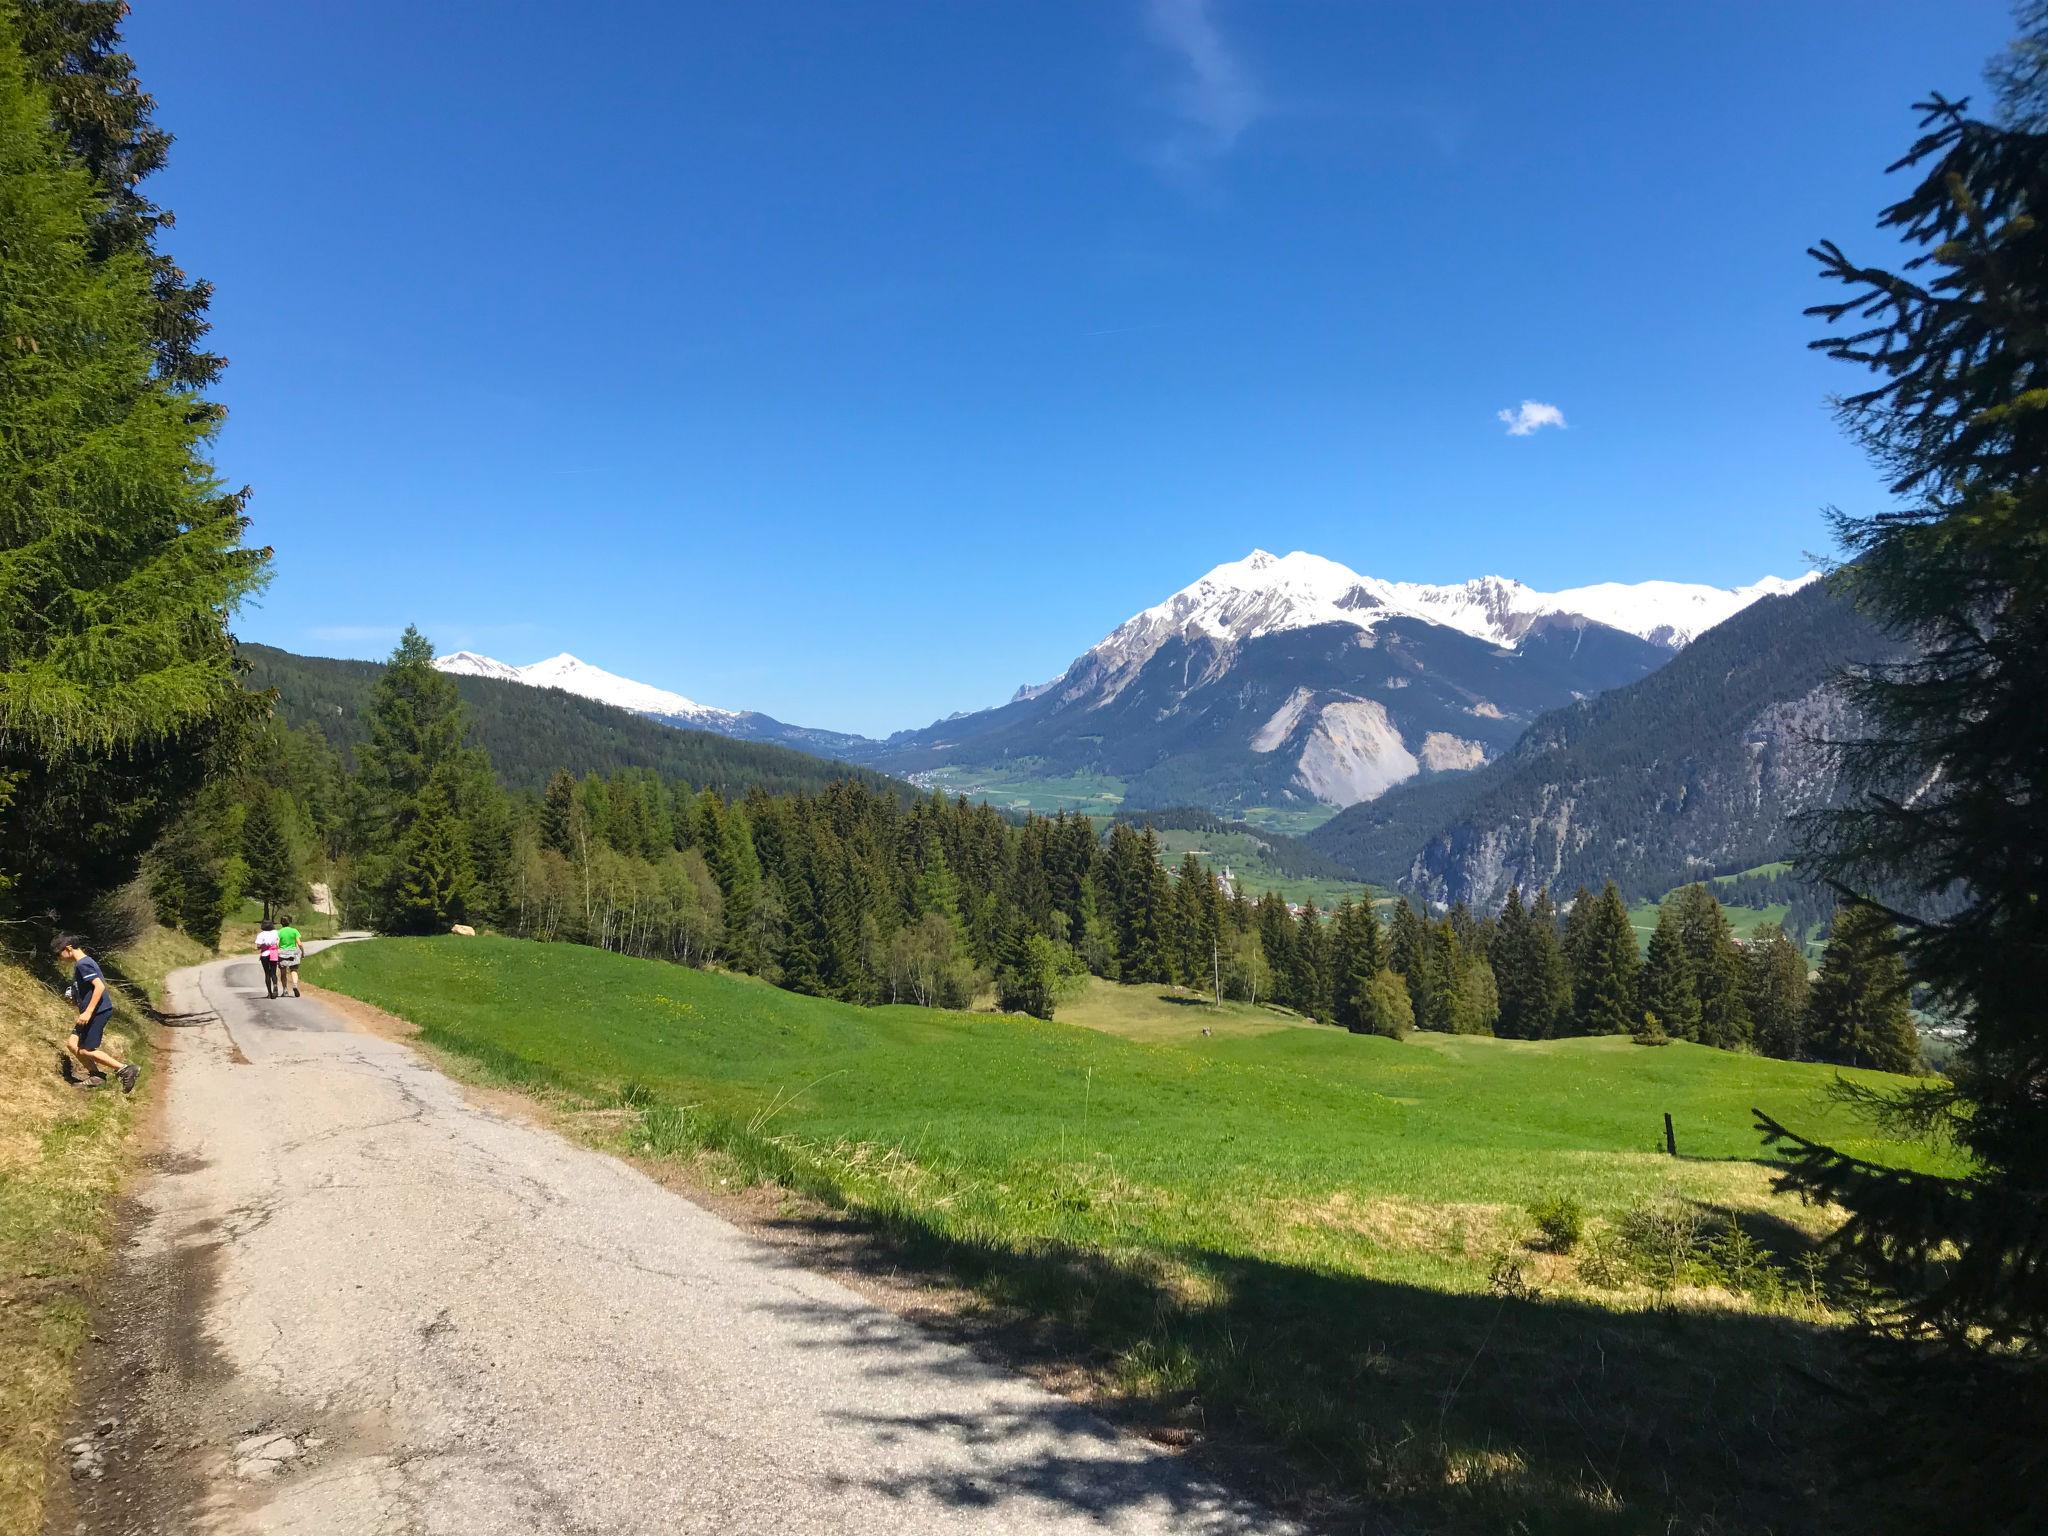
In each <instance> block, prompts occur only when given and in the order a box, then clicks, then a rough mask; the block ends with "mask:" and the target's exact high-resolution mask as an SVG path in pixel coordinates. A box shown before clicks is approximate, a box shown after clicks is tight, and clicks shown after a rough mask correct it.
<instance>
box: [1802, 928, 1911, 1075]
mask: <svg viewBox="0 0 2048 1536" xmlns="http://www.w3.org/2000/svg"><path fill="white" fill-rule="evenodd" d="M1910 991H1911V988H1910V985H1909V984H1908V982H1907V980H1906V966H1905V962H1904V961H1903V960H1901V959H1900V958H1899V953H1898V946H1897V944H1896V942H1895V941H1894V937H1893V934H1892V924H1891V919H1889V918H1888V917H1886V916H1885V915H1884V913H1882V912H1881V911H1879V910H1878V909H1877V908H1875V907H1870V906H1864V905H1860V904H1852V905H1850V906H1847V907H1844V908H1843V909H1842V910H1841V911H1840V912H1839V913H1838V914H1836V917H1835V931H1834V935H1833V937H1832V938H1830V939H1829V940H1828V949H1827V953H1826V954H1825V955H1823V956H1822V957H1821V962H1820V976H1819V978H1818V979H1817V980H1816V981H1815V982H1814V983H1813V990H1812V994H1811V996H1810V998H1809V1000H1808V1003H1807V1017H1806V1045H1807V1049H1808V1051H1809V1052H1810V1053H1811V1054H1812V1056H1813V1057H1814V1059H1815V1060H1817V1061H1832V1062H1835V1063H1837V1064H1838V1065H1840V1066H1845V1067H1875V1068H1876V1069H1877V1070H1878V1071H1880V1072H1912V1071H1916V1070H1918V1068H1919V1065H1920V1041H1919V1037H1918V1035H1917V1034H1915V1032H1914V1029H1913V1014H1912V1010H1911V1008H1910V1007H1909V1006H1908V1003H1907V997H1908V994H1909V992H1910Z"/></svg>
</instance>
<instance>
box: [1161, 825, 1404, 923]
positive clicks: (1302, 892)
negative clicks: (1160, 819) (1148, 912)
mask: <svg viewBox="0 0 2048 1536" xmlns="http://www.w3.org/2000/svg"><path fill="white" fill-rule="evenodd" d="M1274 830H1277V829H1274ZM1157 831H1158V836H1159V846H1160V850H1161V858H1162V859H1163V860H1164V862H1165V863H1166V866H1167V867H1168V868H1169V869H1178V868H1179V867H1180V861H1181V855H1183V854H1186V853H1194V854H1199V855H1200V856H1201V858H1202V861H1203V862H1204V863H1206V864H1208V865H1209V866H1210V867H1211V868H1212V869H1215V870H1216V871H1217V872H1219V873H1221V872H1222V870H1223V869H1224V868H1226V867H1228V868H1229V869H1230V871H1231V872H1232V874H1233V875H1234V876H1235V878H1236V880H1237V883H1238V885H1239V886H1241V887H1242V888H1243V890H1244V892H1245V894H1246V895H1247V896H1249V897H1251V898H1252V899H1253V900H1255V901H1256V900H1257V899H1258V898H1259V897H1260V896H1262V895H1264V894H1265V893H1266V892H1267V891H1278V892H1279V893H1280V894H1281V895H1282V896H1283V897H1285V898H1286V899H1287V900H1288V901H1292V902H1296V903H1299V902H1304V901H1313V902H1314V903H1315V904H1316V905H1317V906H1318V907H1320V908H1322V909H1323V910H1324V911H1326V912H1327V911H1329V910H1330V909H1331V908H1332V907H1335V906H1336V905H1337V904H1338V903H1339V902H1342V901H1371V900H1374V899H1376V897H1377V896H1378V895H1379V893H1378V892H1377V891H1375V890H1374V889H1373V887H1371V886H1369V885H1367V884H1365V882H1363V881H1362V880H1326V879H1320V878H1317V877H1315V876H1304V875H1283V874H1279V873H1277V872H1276V871H1275V870H1273V868H1272V867H1271V866H1270V865H1269V864H1268V863H1267V860H1266V854H1265V851H1264V849H1263V848H1262V846H1261V845H1260V843H1259V840H1258V839H1257V838H1256V837H1254V836H1252V835H1251V834H1250V833H1248V832H1193V831H1184V830H1182V829H1180V828H1177V827H1161V828H1158V829H1157Z"/></svg>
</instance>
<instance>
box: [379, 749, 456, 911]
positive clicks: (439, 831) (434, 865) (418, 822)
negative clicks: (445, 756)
mask: <svg viewBox="0 0 2048 1536" xmlns="http://www.w3.org/2000/svg"><path fill="white" fill-rule="evenodd" d="M469 890H470V868H469V850H468V848H467V846H466V844H465V840H464V838H463V835H462V825H461V823H460V822H459V821H457V820H456V818H455V808H454V806H453V805H452V804H451V803H450V801H449V798H448V794H447V791H446V790H445V789H444V788H442V787H441V785H440V784H438V783H436V784H432V785H429V786H428V787H427V789H426V790H425V791H424V792H423V793H422V794H421V795H420V796H419V798H418V799H417V800H416V801H415V802H414V803H413V807H412V815H411V817H410V819H409V820H408V821H407V823H406V826H405V830H404V832H403V833H402V834H401V835H400V838H399V843H398V848H397V853H396V856H395V858H394V859H393V861H392V880H391V886H390V894H389V896H388V897H387V898H386V900H385V904H384V914H383V922H384V926H385V927H387V928H389V929H390V930H391V931H392V932H393V933H436V932H439V931H441V930H442V929H445V928H446V927H447V926H448V925H449V924H450V923H456V922H460V921H461V920H462V919H463V917H464V916H466V915H467V904H468V897H469Z"/></svg>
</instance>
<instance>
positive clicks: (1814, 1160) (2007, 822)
mask: <svg viewBox="0 0 2048 1536" xmlns="http://www.w3.org/2000/svg"><path fill="white" fill-rule="evenodd" d="M2021 15H2022V20H2023V25H2024V27H2025V36H2024V37H2023V38H2022V39H2021V42H2020V44H2019V45H2017V48H2016V51H2015V53H2014V55H2013V58H2014V59H2015V60H2016V61H2026V60H2031V61H2033V62H2032V64H2030V65H2026V66H2025V67H2021V66H2020V65H2013V66H2008V68H2006V69H2005V70H2004V71H2003V72H2001V73H2000V74H1999V75H1998V76H1996V77H1995V81H1996V84H1997V85H1998V87H1999V93H2000V99H1999V107H2000V113H1999V115H1998V117H1997V118H1995V119H1986V118H1980V117H1973V116H1971V115H1970V113H1969V111H1968V109H1967V103H1965V102H1958V101H1950V100H1947V99H1944V98H1942V97H1941V96H1939V95H1934V96H1933V97H1931V99H1930V100H1929V101H1927V102H1926V103H1925V104H1924V107H1923V110H1924V113H1925V116H1924V118H1923V123H1922V127H1923V132H1922V136H1921V138H1920V139H1919V141H1918V142H1917V143H1915V144H1914V145H1913V147H1912V148H1911V150H1909V151H1908V153H1907V154H1906V156H1905V157H1904V158H1903V159H1902V160H1900V161H1899V162H1898V164H1897V166H1896V167H1895V169H1908V170H1910V171H1911V172H1912V173H1913V174H1914V175H1915V176H1917V178H1918V179H1917V180H1916V181H1915V183H1914V185H1913V186H1912V188H1911V189H1910V190H1909V191H1908V192H1907V193H1906V195H1905V196H1904V197H1903V198H1901V199H1900V200H1899V201H1897V202H1896V203H1894V204H1893V205H1892V206H1891V207H1889V208H1888V209H1886V210H1885V212H1884V215H1883V218H1882V220H1881V223H1882V225H1883V227H1884V228H1885V229H1886V230H1887V232H1889V233H1891V234H1894V235H1896V236H1899V237H1901V238H1903V239H1904V240H1905V242H1906V243H1907V244H1908V245H1909V246H1910V247H1913V248H1915V249H1916V254H1915V255H1914V256H1913V257H1912V258H1911V259H1910V260H1909V261H1907V262H1905V263H1903V264H1902V265H1900V266H1898V267H1895V268H1891V269H1886V268H1881V267H1868V266H1863V265H1861V264H1859V263H1857V262H1856V261H1854V260H1852V259H1851V258H1850V257H1849V256H1848V255H1847V254H1846V253H1844V252H1843V251H1842V250H1841V249H1840V248H1839V247H1837V246H1835V245H1834V244H1832V243H1823V244H1822V245H1820V246H1819V247H1817V248H1816V249H1815V251H1814V253H1813V254H1814V255H1815V256H1816V258H1817V259H1818V260H1819V262H1820V264H1821V270H1822V273H1823V275H1824V276H1826V277H1827V278H1829V279H1831V280H1834V281H1836V282H1839V283H1842V284H1844V285H1845V286H1846V287H1847V289H1848V290H1849V291H1848V293H1847V294H1846V295H1845V296H1844V297H1842V298H1841V299H1840V300H1838V301H1837V302H1834V303H1831V304H1827V305H1822V306H1819V307H1818V308H1817V309H1816V310H1815V311H1814V313H1816V314H1817V315H1819V316H1820V317H1821V318H1822V319H1823V321H1824V322H1825V323H1826V324H1828V325H1830V326H1834V327H1837V329H1836V330H1835V332H1834V334H1832V335H1829V336H1826V337H1823V338H1821V339H1820V340H1818V341H1816V342H1815V343H1814V345H1815V346H1816V347H1818V348H1820V349H1822V350H1824V351H1825V352H1827V354H1828V355H1829V356H1831V357H1833V358H1836V359H1839V360H1842V361H1846V362H1848V363H1851V364H1853V365H1855V366H1858V367H1860V368H1864V369H1867V370H1869V372H1870V374H1871V375H1873V377H1872V379H1871V380H1870V383H1869V387H1868V388H1867V389H1865V390H1863V391H1861V392H1859V393H1856V394H1852V395H1849V396H1847V397H1846V398H1845V399H1844V400H1843V401H1842V402H1841V414H1842V419H1843V422H1844V424H1845V425H1846V427H1847V428H1848V430H1849V431H1850V432H1851V433H1852V434H1853V435H1854V436H1855V437H1857V438H1858V439H1859V440H1860V441H1861V442H1862V443H1863V444H1864V445H1865V447H1866V448H1867V449H1868V450H1869V452H1870V454H1871V456H1872V457H1873V459H1874V460H1875V461H1876V462H1877V463H1878V464H1879V465H1880V466H1882V467H1883V468H1884V469H1885V471H1886V472H1887V473H1888V474H1889V476H1890V477H1891V487H1890V489H1891V492H1892V495H1893V497H1894V498H1895V504H1894V509H1892V510H1887V511H1884V512H1880V513H1877V514H1875V515H1874V516H1871V517H1868V518H1864V519H1861V520H1852V519H1849V518H1842V519H1840V520H1838V523H1837V530H1838V532H1839V534H1840V535H1841V537H1842V539H1843V541H1844V543H1845V544H1846V546H1847V547H1848V549H1849V551H1850V553H1851V554H1852V555H1853V557H1854V561H1853V564H1851V565H1850V566H1849V567H1848V568H1847V569H1846V570H1845V571H1844V572H1843V573H1842V575H1841V576H1840V577H1839V578H1838V579H1840V580H1841V581H1842V582H1843V584H1844V586H1845V587H1846V589H1847V590H1848V591H1849V593H1850V594H1851V595H1852V596H1853V597H1854V599H1855V600H1856V602H1857V603H1858V605H1859V606H1860V607H1861V608H1862V609H1863V610H1864V611H1865V612H1866V613H1868V614H1870V615H1871V616H1872V617H1874V618H1876V619H1877V620H1878V621H1880V622H1881V623H1883V624H1884V625H1886V626H1887V627H1888V628H1889V629H1890V630H1891V631H1892V632H1893V633H1894V634H1895V635H1897V636H1898V637H1899V638H1900V639H1901V640H1902V641H1904V642H1908V643H1910V646H1911V652H1910V659H1908V660H1906V661H1903V662H1900V663H1897V664H1893V665H1871V666H1868V667H1865V668H1863V669H1862V670H1860V671H1859V672H1858V673H1856V674H1855V675H1854V676H1852V677H1851V678H1849V679H1848V680H1847V687H1848V693H1849V697H1850V699H1851V701H1852V702H1853V703H1854V704H1855V705H1857V706H1858V708H1859V709H1860V711H1861V713H1862V716H1863V718H1864V719H1865V720H1866V721H1867V722H1868V727H1867V728H1866V729H1865V730H1863V731H1862V732H1860V733H1859V736H1858V739H1857V741H1856V742H1855V743H1853V744H1851V745H1849V746H1846V747H1845V748H1844V749H1843V752H1842V756H1843V766H1844V768H1845V778H1846V782H1847V784H1848V786H1849V787H1850V789H1851V791H1852V794H1851V797H1850V799H1849V801H1848V803H1847V804H1846V805H1845V806H1844V808H1843V809H1842V810H1841V811H1839V812H1837V813H1834V814H1832V815H1829V816H1826V817H1824V818H1822V819H1821V820H1820V821H1819V822H1818V823H1817V824H1816V825H1815V826H1814V827H1813V829H1812V830H1813V833H1814V836H1813V839H1812V842H1811V844H1810V846H1809V855H1810V857H1811V859H1812V861H1813V862H1814V863H1815V864H1816V865H1817V866H1818V867H1819V868H1820V870H1821V871H1822V872H1824V873H1825V874H1827V875H1829V876H1830V877H1831V878H1832V879H1834V880H1835V881H1836V882H1837V883H1838V884H1839V885H1840V887H1841V888H1843V889H1844V890H1846V891H1848V892H1852V893H1855V894H1856V895H1858V896H1859V897H1861V898H1862V899H1863V900H1864V901H1866V902H1868V901H1870V900H1872V899H1873V898H1877V897H1879V896H1882V897H1884V898H1885V899H1886V904H1887V906H1888V907H1889V908H1890V909H1891V910H1888V911H1887V912H1885V913H1884V914H1882V915H1883V916H1884V917H1885V921H1886V926H1887V929H1888V930H1889V931H1890V933H1891V937H1890V940H1889V942H1891V943H1893V944H1895V945H1896V946H1898V947H1899V948H1900V949H1901V950H1902V951H1903V953H1904V956H1905V958H1906V959H1907V960H1908V962H1909V963H1910V965H1911V967H1912V974H1913V976H1914V977H1915V979H1916V980H1917V981H1918V982H1920V983H1921V984H1922V985H1924V986H1926V987H1927V988H1928V989H1929V991H1930V993H1931V995H1932V998H1933V1000H1934V1001H1935V1003H1936V1004H1937V1005H1938V1006H1940V1007H1941V1008H1942V1009H1943V1010H1944V1011H1946V1012H1948V1013H1950V1014H1952V1015H1953V1016H1955V1017H1957V1018H1959V1019H1961V1020H1962V1021H1963V1022H1964V1028H1965V1031H1966V1034H1965V1038H1964V1042H1963V1045H1962V1048H1961V1050H1960V1052H1959V1055H1958V1059H1957V1061H1956V1062H1955V1064H1954V1066H1953V1068H1952V1075H1951V1080H1950V1082H1949V1084H1948V1085H1946V1086H1945V1087H1936V1088H1933V1089H1923V1090H1919V1091H1917V1092H1916V1093H1914V1094H1912V1095H1910V1096H1908V1097H1906V1098H1905V1099H1903V1100H1901V1101H1900V1103H1899V1105H1898V1107H1899V1108H1900V1109H1902V1110H1904V1111H1905V1112H1907V1113H1909V1114H1912V1115H1917V1116H1919V1117H1920V1118H1922V1119H1923V1120H1925V1119H1927V1118H1929V1117H1940V1118H1941V1119H1942V1120H1943V1121H1944V1122H1945V1124H1946V1128H1947V1130H1948V1131H1949V1132H1950V1133H1951V1134H1953V1135H1954V1137H1955V1138H1956V1139H1957V1140H1958V1141H1959V1142H1960V1143H1961V1145H1962V1146H1963V1147H1964V1148H1965V1149H1967V1150H1968V1151H1969V1152H1970V1153H1971V1154H1972V1155H1973V1156H1974V1157H1975V1159H1976V1171H1975V1174H1974V1176H1973V1177H1971V1178H1970V1179H1968V1180H1966V1181H1948V1182H1944V1181H1940V1180H1936V1179H1932V1178H1921V1179H1903V1178H1893V1177H1888V1176H1880V1175H1878V1174H1875V1173H1873V1172H1872V1171H1871V1170H1870V1169H1869V1168H1868V1167H1867V1166H1866V1165H1864V1164H1862V1163H1860V1162H1858V1161H1857V1160H1856V1159H1854V1158H1853V1157H1849V1156H1846V1155H1842V1154H1839V1153H1837V1152H1835V1151H1834V1150H1833V1149H1830V1148H1828V1147H1825V1146H1822V1145H1818V1144H1815V1143H1813V1142H1811V1141H1804V1140H1802V1139H1800V1138H1799V1137H1797V1136H1795V1135H1791V1134H1790V1133H1789V1132H1787V1131H1786V1128H1784V1127H1782V1126H1780V1125H1779V1124H1778V1123H1777V1122H1775V1121H1771V1120H1769V1119H1768V1118H1767V1117H1766V1118H1765V1119H1764V1121H1763V1127H1764V1129H1765V1131H1766V1134H1767V1135H1770V1136H1774V1137H1779V1138H1780V1139H1782V1140H1783V1141H1785V1142H1786V1143H1787V1144H1788V1145H1790V1146H1791V1147H1793V1148H1794V1150H1795V1154H1796V1157H1797V1164H1796V1168H1795V1172H1794V1175H1793V1178H1792V1179H1791V1181H1790V1182H1791V1183H1792V1184H1793V1185H1795V1187H1797V1188H1799V1189H1801V1190H1802V1191H1803V1192H1805V1193H1808V1194H1810V1195H1814V1196H1817V1197H1820V1198H1825V1199H1831V1200H1836V1201H1839V1202H1840V1203H1842V1204H1844V1205H1846V1206H1848V1207H1849V1208H1850V1210H1851V1211H1852V1212H1853V1213H1854V1220H1853V1221H1852V1223H1851V1225H1850V1229H1849V1235H1848V1236H1847V1237H1846V1238H1845V1239H1844V1242H1845V1245H1846V1246H1849V1247H1851V1248H1852V1249H1853V1250H1854V1251H1855V1252H1856V1254H1857V1256H1858V1257H1859V1258H1861V1259H1862V1260H1863V1261H1864V1263H1865V1264H1866V1265H1868V1266H1870V1267H1872V1268H1873V1269H1874V1271H1875V1272H1876V1273H1877V1274H1878V1275H1879V1276H1880V1278H1882V1279H1885V1280H1887V1281H1889V1282H1891V1283H1893V1284H1895V1285H1897V1286H1898V1287H1900V1288H1901V1289H1902V1290H1903V1291H1904V1292H1905V1293H1906V1294H1907V1295H1908V1296H1909V1297H1910V1298H1911V1301H1910V1303H1909V1305H1908V1307H1907V1308H1906V1310H1905V1313H1904V1315H1903V1317H1902V1319H1901V1321H1903V1322H1905V1323H1907V1324H1909V1325H1911V1326H1915V1327H1921V1328H1930V1329H1935V1330H1938V1331H1940V1332H1941V1333H1942V1334H1944V1335H1945V1336H1947V1337H1949V1338H1951V1339H1956V1340H1964V1339H1971V1340H1981V1341H1985V1342H1988V1343H1990V1344H1993V1345H2013V1346H2019V1347H2021V1348H2024V1349H2026V1350H2029V1351H2032V1352H2034V1353H2035V1354H2037V1355H2038V1354H2040V1353H2042V1352H2048V1198H2044V1197H2043V1192H2044V1191H2048V1011H2044V1010H2043V1008H2042V1006H2041V1000H2042V995H2043V991H2044V982H2048V900H2044V899H2043V892H2044V890H2048V713H2044V711H2043V710H2042V708H2041V700H2042V698H2043V697H2044V696H2048V556H2044V548H2048V546H2044V542H2043V538H2042V529H2043V528H2044V527H2048V412H2044V411H2042V410H2041V409H2040V408H2039V403H2040V398H2041V391H2042V385H2043V380H2044V363H2043V356H2044V354H2043V349H2042V345H2041V337H2042V336H2043V334H2044V333H2048V218H2044V217H2043V214H2044V212H2048V111H2044V106H2048V100H2044V93H2043V91H2042V89H2041V83H2042V80H2043V79H2044V74H2043V71H2042V69H2041V68H2040V60H2041V59H2042V58H2043V56H2044V51H2048V14H2044V11H2043V8H2042V7H2040V6H2038V5H2035V6H2029V7H2027V8H2025V9H2023V11H2022V12H2021ZM1841 926H1842V924H1841V920H1840V918H1838V919H1837V935H1836V941H1837V942H1838V943H1839V942H1840V938H1841ZM1854 931H1856V930H1855V929H1854V928H1852V932H1854ZM1871 931H1872V932H1873V934H1874V932H1875V925H1871ZM1831 950H1832V946H1831ZM1825 989H1826V990H1828V991H1830V993H1831V994H1832V991H1833V988H1832V984H1829V985H1828V986H1827V987H1826V988H1825ZM1821 990H1823V988H1820V987H1817V988H1816V992H1817V994H1818V993H1819V992H1820V991H1821ZM1887 990H1888V988H1887ZM1822 1006H1823V1005H1821V1004H1820V1002H1819V1001H1818V996H1817V998H1816V1004H1815V1007H1816V1012H1820V1011H1821V1010H1822ZM1838 1006H1839V1005H1838V1004H1836V1003H1832V1002H1831V1003H1830V1004H1829V1005H1827V1007H1828V1009H1829V1010H1830V1011H1833V1010H1834V1009H1836V1008H1837V1007H1838ZM1889 1018H1890V1023H1889V1024H1888V1025H1887V1026H1886V1033H1887V1034H1888V1035H1895V1034H1896V1028H1895V1026H1896V1014H1895V1013H1892V1014H1890V1015H1889ZM1900 1043H1901V1044H1903V1042H1902V1041H1901V1042H1900ZM1886 1054H1890V1053H1889V1052H1887V1053H1886Z"/></svg>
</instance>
